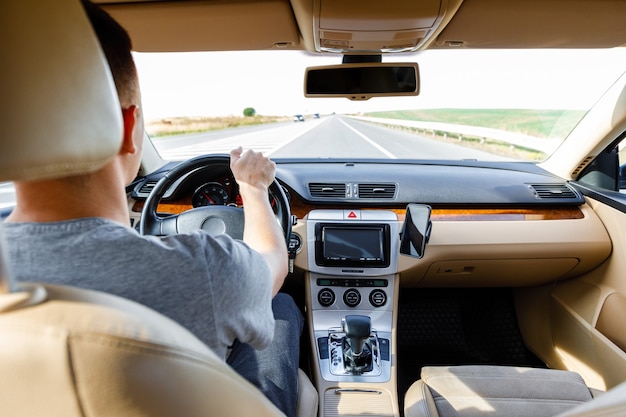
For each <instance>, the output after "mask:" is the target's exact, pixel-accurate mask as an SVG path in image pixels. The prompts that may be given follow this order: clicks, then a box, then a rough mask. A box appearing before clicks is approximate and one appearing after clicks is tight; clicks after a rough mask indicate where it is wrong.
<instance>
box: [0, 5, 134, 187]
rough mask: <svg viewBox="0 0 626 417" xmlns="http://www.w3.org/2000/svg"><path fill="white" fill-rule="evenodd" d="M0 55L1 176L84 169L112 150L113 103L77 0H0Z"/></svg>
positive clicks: (116, 125)
mask: <svg viewBox="0 0 626 417" xmlns="http://www.w3.org/2000/svg"><path fill="white" fill-rule="evenodd" d="M0 54H1V57H2V65H0V91H1V92H2V95H1V97H0V102H1V103H2V104H1V105H0V129H1V130H0V131H1V135H2V138H1V139H0V181H9V180H36V179H48V178H57V177H64V176H69V175H73V174H79V173H86V172H90V171H93V170H95V169H97V168H99V167H101V166H102V165H104V164H105V163H106V162H107V161H109V160H110V159H111V158H112V157H113V155H115V153H116V152H117V150H118V149H119V147H120V145H121V141H122V119H121V109H120V104H119V101H118V99H117V93H116V90H115V86H114V83H113V79H112V77H111V74H110V72H109V68H108V65H107V63H106V60H105V58H104V55H103V53H102V51H101V49H100V45H99V43H98V40H97V38H96V37H95V34H94V32H93V30H92V28H91V24H90V23H89V21H88V19H87V16H86V14H85V12H84V11H83V7H82V4H81V2H80V0H55V1H50V0H2V1H1V2H0Z"/></svg>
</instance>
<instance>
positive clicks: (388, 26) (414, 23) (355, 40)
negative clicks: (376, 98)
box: [292, 0, 461, 53]
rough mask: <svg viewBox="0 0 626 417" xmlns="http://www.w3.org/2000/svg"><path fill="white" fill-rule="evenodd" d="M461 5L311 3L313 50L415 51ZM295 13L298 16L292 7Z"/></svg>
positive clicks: (355, 0)
mask: <svg viewBox="0 0 626 417" xmlns="http://www.w3.org/2000/svg"><path fill="white" fill-rule="evenodd" d="M292 3H293V2H292ZM460 3H461V0H424V1H415V2H406V1H400V0H390V1H386V2H380V1H366V2H364V1H359V0H314V1H313V32H314V33H313V36H314V39H313V41H314V46H315V50H317V51H319V52H338V53H354V52H356V53H358V52H360V51H369V52H372V51H380V52H401V51H415V50H418V49H420V47H422V46H424V45H425V44H427V41H429V40H430V39H432V38H434V35H435V34H436V33H437V32H438V31H439V30H440V26H441V23H442V21H443V20H444V18H448V19H449V17H450V16H451V15H452V14H454V11H456V9H457V8H458V6H459V4H460ZM294 11H295V12H296V14H298V11H299V9H298V7H296V5H295V4H294ZM381 17H382V20H381Z"/></svg>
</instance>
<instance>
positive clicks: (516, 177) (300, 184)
mask: <svg viewBox="0 0 626 417" xmlns="http://www.w3.org/2000/svg"><path fill="white" fill-rule="evenodd" d="M275 162H276V163H277V174H276V177H277V180H278V181H279V183H280V184H281V186H282V187H283V189H284V191H285V193H286V195H287V196H288V201H289V205H290V210H291V213H292V215H293V216H295V217H296V218H297V221H294V225H293V228H292V234H293V237H294V239H293V240H292V242H294V247H293V248H292V249H293V252H294V259H293V265H294V270H293V272H292V275H293V279H298V277H300V276H303V274H304V273H309V272H315V271H316V270H317V269H318V268H319V265H317V264H316V263H315V262H312V260H314V258H315V256H316V253H315V245H316V234H317V235H318V236H319V233H320V230H316V229H315V227H316V226H315V225H318V226H317V227H318V228H319V227H320V226H319V224H320V223H327V224H330V225H332V224H333V223H335V226H337V224H336V223H337V222H339V223H342V224H344V225H345V223H347V224H349V225H350V226H348V227H340V228H337V227H335V228H334V229H329V230H331V231H333V232H334V233H335V234H337V235H338V236H339V235H340V236H339V238H340V239H346V238H347V239H348V240H350V239H351V234H354V235H355V236H352V240H353V241H355V242H358V241H359V239H360V240H361V241H362V242H363V246H364V247H367V246H368V245H369V246H371V243H369V244H368V239H370V238H373V237H375V236H379V235H380V233H384V234H385V236H387V235H388V236H390V238H389V242H390V244H389V245H390V246H389V247H386V248H383V249H384V250H382V251H380V252H377V253H376V254H375V255H372V256H371V258H372V259H371V261H372V262H374V263H376V262H383V263H386V262H391V264H390V265H389V266H386V267H385V268H389V269H386V270H384V269H385V268H382V269H381V268H379V269H378V270H377V271H378V272H379V274H378V275H385V274H389V273H394V272H393V271H397V273H398V274H399V276H400V282H401V285H402V286H415V287H419V286H425V287H447V286H453V287H454V286H456V287H466V286H482V287H487V286H497V287H502V286H510V287H514V286H515V287H517V286H529V285H540V284H544V283H548V282H552V281H556V280H559V279H564V278H568V277H572V276H576V275H579V274H581V273H584V272H587V271H589V270H591V269H593V268H594V267H596V266H597V265H599V264H600V263H601V262H603V261H604V260H605V259H606V258H607V257H608V256H609V254H610V253H611V242H610V239H609V236H608V234H607V232H606V230H605V228H604V226H603V224H602V223H601V221H600V220H599V219H598V217H597V216H596V215H595V213H594V212H593V211H592V210H591V209H590V208H589V207H588V206H587V205H586V203H585V199H584V197H583V196H582V194H581V193H580V192H579V191H578V190H577V189H576V187H575V186H574V185H572V184H570V183H568V182H567V181H564V180H562V179H560V178H558V177H555V176H553V175H550V174H549V173H547V172H545V171H543V170H542V169H541V168H540V167H538V166H536V165H535V164H531V163H529V164H524V163H507V162H493V163H485V162H477V161H456V162H449V163H442V162H441V161H437V162H436V163H434V162H433V163H430V162H428V161H425V162H420V163H416V162H415V161H392V162H390V161H385V162H382V161H345V162H341V163H338V162H336V161H333V162H324V161H319V160H311V161H302V160H297V161H294V160H276V161H275ZM172 166H174V164H173V163H172V164H171V165H170V166H166V167H164V169H163V170H161V171H160V172H157V173H154V174H152V175H149V176H147V177H145V178H143V179H141V180H140V181H138V182H137V183H136V184H135V185H134V186H133V188H132V190H130V196H131V200H130V201H131V209H132V210H131V213H132V216H133V218H134V219H133V220H134V221H135V222H137V220H138V219H139V217H140V215H141V209H142V206H143V202H144V200H145V198H146V197H147V196H148V194H149V192H150V190H151V188H152V187H154V184H156V181H158V179H159V178H160V177H161V176H163V175H164V173H165V172H167V171H168V170H169V169H170V168H171V167H172ZM269 198H270V201H274V200H273V197H272V196H271V195H270V196H269ZM410 203H419V204H424V205H428V206H429V207H431V208H432V210H431V215H430V216H431V217H430V218H431V221H432V231H431V236H430V240H429V242H428V245H427V247H426V250H425V254H424V256H423V257H422V258H420V259H416V258H413V257H409V256H404V255H400V254H399V250H398V245H397V242H398V241H399V236H398V234H399V231H400V230H401V229H402V227H403V224H404V221H405V213H406V207H407V205H408V204H410ZM204 205H236V206H237V207H242V206H244V202H243V201H241V197H240V196H239V193H238V187H237V184H236V182H235V180H234V178H233V177H232V174H230V172H229V171H228V169H227V167H224V168H219V169H216V168H215V167H212V168H211V169H210V170H208V169H205V170H203V169H200V170H197V171H194V172H192V173H190V174H189V175H187V176H185V177H183V178H181V179H180V180H178V181H177V182H175V183H174V184H172V186H171V187H170V189H168V191H167V192H166V193H165V195H164V197H163V199H162V201H161V202H160V204H159V206H158V211H159V212H161V213H172V214H179V213H181V212H184V211H186V210H191V209H193V208H196V207H201V206H204ZM320 213H324V216H326V217H327V218H326V219H325V220H323V219H322V220H319V219H318V218H316V217H315V216H319V214H320ZM372 217H373V218H379V217H382V218H384V219H385V220H384V222H380V221H379V222H378V223H376V222H375V225H374V226H373V227H369V228H366V230H364V229H363V228H362V227H356V228H351V227H353V226H363V225H364V224H366V223H367V222H368V221H367V220H366V219H368V218H372ZM344 222H345V223H344ZM381 225H382V226H381ZM380 227H382V228H383V229H384V231H382V232H381V231H380V230H381V229H380ZM356 234H358V235H359V236H356ZM368 236H369V237H368ZM357 249H359V248H357ZM364 250H365V249H363V248H360V251H361V252H363V251H364ZM385 251H390V252H389V254H388V255H387V252H385ZM357 252H358V251H357ZM366 257H367V256H366ZM385 257H386V259H382V258H385ZM379 258H380V259H379ZM327 261H328V262H329V263H330V264H332V263H333V260H332V259H327ZM329 266H332V265H325V266H324V267H329ZM333 273H335V272H333ZM338 273H339V275H341V271H339V272H338ZM351 274H352V275H354V271H352V272H351V273H348V274H347V275H351ZM357 274H358V272H357Z"/></svg>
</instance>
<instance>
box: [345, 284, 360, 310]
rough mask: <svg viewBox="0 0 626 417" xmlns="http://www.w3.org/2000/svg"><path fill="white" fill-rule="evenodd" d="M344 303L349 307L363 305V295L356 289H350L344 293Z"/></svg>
mask: <svg viewBox="0 0 626 417" xmlns="http://www.w3.org/2000/svg"><path fill="white" fill-rule="evenodd" d="M343 302H344V303H346V305H347V306H348V307H356V306H358V305H359V304H360V303H361V293H360V292H359V291H358V290H356V289H354V288H350V289H349V290H347V291H346V292H345V293H343Z"/></svg>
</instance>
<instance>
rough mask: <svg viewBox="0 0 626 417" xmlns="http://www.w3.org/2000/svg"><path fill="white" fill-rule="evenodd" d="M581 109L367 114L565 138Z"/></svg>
mask: <svg viewBox="0 0 626 417" xmlns="http://www.w3.org/2000/svg"><path fill="white" fill-rule="evenodd" d="M584 114H585V112H584V111H582V110H531V109H429V110H399V111H387V112H373V113H368V114H366V116H370V117H382V118H390V119H402V120H416V121H425V122H443V123H454V124H459V125H469V126H480V127H489V128H493V129H501V130H507V131H509V132H518V133H523V134H525V135H531V136H535V137H540V138H565V137H566V136H567V135H568V134H569V132H570V131H571V130H572V129H573V128H574V126H576V124H577V123H578V121H579V120H580V119H581V118H582V117H583V116H584Z"/></svg>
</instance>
